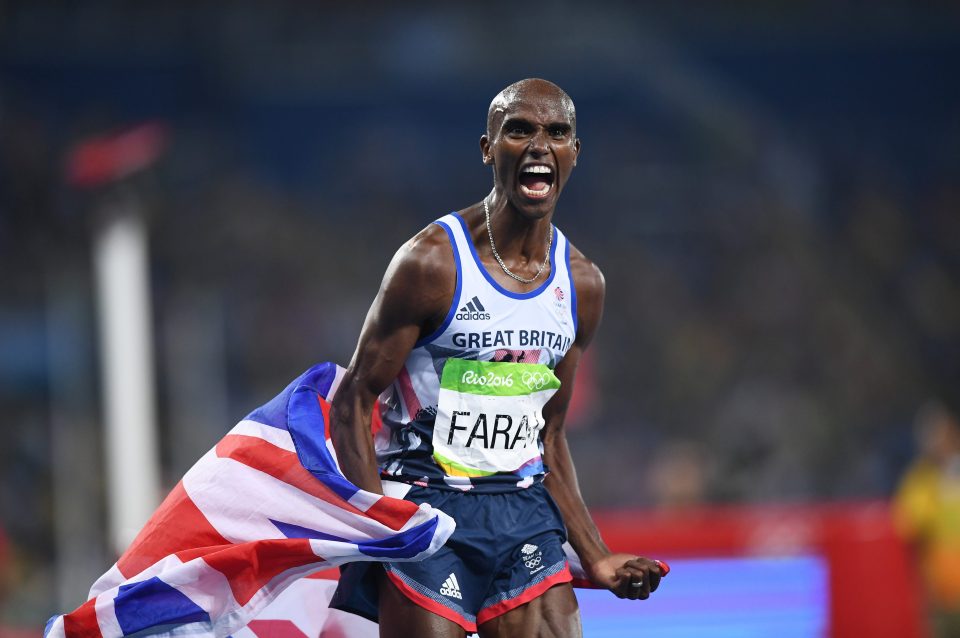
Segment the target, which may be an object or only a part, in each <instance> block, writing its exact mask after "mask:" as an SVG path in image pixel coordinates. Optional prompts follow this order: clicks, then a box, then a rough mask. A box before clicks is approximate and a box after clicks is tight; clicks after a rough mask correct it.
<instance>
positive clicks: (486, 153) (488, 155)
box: [480, 135, 493, 164]
mask: <svg viewBox="0 0 960 638" xmlns="http://www.w3.org/2000/svg"><path fill="white" fill-rule="evenodd" d="M480 153H481V157H482V158H483V163H484V164H493V153H492V152H491V150H490V138H488V137H487V136H486V135H481V136H480Z"/></svg>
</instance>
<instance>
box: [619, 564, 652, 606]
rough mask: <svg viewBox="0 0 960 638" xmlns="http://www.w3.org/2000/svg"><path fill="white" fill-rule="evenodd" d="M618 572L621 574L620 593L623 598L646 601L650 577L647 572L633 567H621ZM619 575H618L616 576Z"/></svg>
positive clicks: (648, 594)
mask: <svg viewBox="0 0 960 638" xmlns="http://www.w3.org/2000/svg"><path fill="white" fill-rule="evenodd" d="M618 572H622V576H621V579H620V587H619V588H618V589H620V591H621V592H622V593H623V597H624V598H629V599H630V600H637V599H638V598H639V599H641V600H642V599H646V598H648V597H649V596H650V577H649V575H648V570H646V569H639V568H636V567H633V566H630V567H623V568H621V570H618ZM618 575H620V574H618Z"/></svg>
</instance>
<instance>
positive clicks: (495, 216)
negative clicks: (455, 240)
mask: <svg viewBox="0 0 960 638" xmlns="http://www.w3.org/2000/svg"><path fill="white" fill-rule="evenodd" d="M485 199H486V202H487V205H488V206H489V209H490V229H491V230H492V231H493V236H494V241H495V243H496V247H497V250H498V252H499V253H500V256H501V257H503V258H504V259H506V258H508V257H509V258H511V259H515V258H520V259H521V261H523V260H526V261H530V260H533V261H536V262H537V263H538V265H539V262H540V260H542V259H543V257H544V247H545V246H546V244H547V240H548V236H549V235H550V233H551V222H552V219H553V209H552V208H551V209H550V210H549V211H547V213H546V214H545V215H542V216H530V215H528V214H524V213H523V212H521V211H518V210H517V209H516V208H515V207H514V206H513V205H512V204H511V203H510V202H509V201H508V200H507V199H506V198H505V197H503V196H502V195H501V194H500V193H499V192H497V190H496V189H494V190H493V191H492V192H491V193H490V194H489V195H488V196H487V197H486V198H485ZM479 209H480V210H479V212H480V215H481V216H483V215H484V210H483V202H481V203H480V207H479Z"/></svg>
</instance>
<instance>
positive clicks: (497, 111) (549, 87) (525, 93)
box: [487, 78, 577, 138]
mask: <svg viewBox="0 0 960 638" xmlns="http://www.w3.org/2000/svg"><path fill="white" fill-rule="evenodd" d="M544 101H554V102H555V103H558V104H560V107H561V109H562V110H563V111H564V112H565V113H566V114H567V115H568V116H569V118H570V124H571V126H572V127H573V133H574V135H576V130H577V111H576V109H575V108H574V106H573V100H571V99H570V96H569V95H567V92H566V91H564V90H563V89H561V88H560V87H559V86H557V85H556V84H554V83H553V82H548V81H547V80H541V79H540V78H527V79H526V80H520V81H519V82H514V83H513V84H511V85H510V86H508V87H507V88H505V89H504V90H502V91H500V93H498V94H497V96H496V97H495V98H493V101H492V102H490V108H489V109H488V110H487V136H488V137H491V138H493V137H494V136H495V135H496V133H497V130H498V129H499V128H500V124H501V123H502V122H503V116H504V114H505V113H507V111H508V110H509V109H510V107H511V106H512V105H513V104H515V103H517V102H527V103H542V102H544Z"/></svg>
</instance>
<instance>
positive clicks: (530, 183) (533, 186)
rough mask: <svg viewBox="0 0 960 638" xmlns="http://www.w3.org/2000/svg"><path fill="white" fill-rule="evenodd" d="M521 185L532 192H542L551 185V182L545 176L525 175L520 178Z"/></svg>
mask: <svg viewBox="0 0 960 638" xmlns="http://www.w3.org/2000/svg"><path fill="white" fill-rule="evenodd" d="M520 183H521V184H523V185H524V186H526V187H527V188H529V189H530V190H532V191H542V190H543V189H544V188H546V187H547V186H549V185H550V181H549V180H548V179H546V178H545V177H543V175H535V174H530V173H524V174H523V175H521V176H520Z"/></svg>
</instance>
